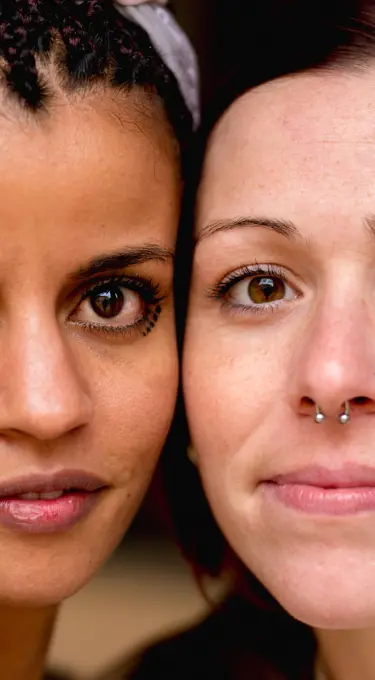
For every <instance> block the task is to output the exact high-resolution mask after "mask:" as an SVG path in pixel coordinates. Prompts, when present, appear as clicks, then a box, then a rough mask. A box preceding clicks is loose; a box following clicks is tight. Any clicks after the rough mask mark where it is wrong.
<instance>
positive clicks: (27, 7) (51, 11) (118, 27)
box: [0, 0, 192, 147]
mask: <svg viewBox="0 0 375 680" xmlns="http://www.w3.org/2000/svg"><path fill="white" fill-rule="evenodd" d="M52 60H53V63H54V66H55V70H56V72H57V73H58V75H59V79H60V81H61V84H62V86H63V87H64V88H65V89H66V90H67V91H68V92H69V91H74V90H82V89H84V88H86V87H87V88H89V87H90V85H92V84H94V83H96V82H102V83H103V84H104V85H107V86H110V87H113V88H116V89H121V88H122V89H129V88H132V87H135V86H138V87H141V88H144V89H145V90H147V91H149V92H150V93H151V94H155V95H158V96H159V97H160V98H161V99H162V100H163V103H164V107H165V110H166V113H167V116H168V118H169V121H170V123H171V125H172V128H173V130H174V133H175V135H176V137H177V139H178V141H179V142H180V144H181V146H182V147H185V146H186V145H187V143H188V139H189V137H190V134H191V130H192V120H191V115H190V113H189V112H188V110H187V107H186V105H185V102H184V100H183V97H182V95H181V93H180V90H179V87H178V84H177V82H176V79H175V77H174V75H173V74H172V73H171V72H170V71H169V69H168V68H167V66H166V65H165V64H164V62H163V61H162V59H161V58H160V57H159V55H158V54H157V53H156V51H155V49H154V48H153V46H152V45H151V43H150V40H149V37H148V35H147V34H146V33H145V31H143V29H142V28H140V27H139V26H137V25H135V24H133V23H132V22H130V21H128V20H126V19H125V18H123V17H122V16H121V15H120V14H119V13H118V12H117V10H116V9H115V8H114V7H113V3H112V1H111V0H0V69H1V70H2V71H3V74H4V82H5V84H6V87H7V90H8V92H9V93H10V94H11V95H13V96H15V97H16V98H17V99H18V101H19V103H20V104H21V105H23V106H24V107H26V108H28V109H29V110H31V111H34V112H37V111H39V110H41V109H46V108H47V107H48V102H49V100H50V99H51V97H53V89H52V87H51V84H50V83H49V82H48V78H47V77H46V75H45V69H43V68H41V64H43V63H46V62H47V63H48V62H51V61H52Z"/></svg>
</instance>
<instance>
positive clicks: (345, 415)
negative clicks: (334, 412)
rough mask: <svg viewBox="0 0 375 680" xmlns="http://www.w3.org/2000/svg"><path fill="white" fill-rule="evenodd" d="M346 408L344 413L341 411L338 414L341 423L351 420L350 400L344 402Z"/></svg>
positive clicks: (344, 423)
mask: <svg viewBox="0 0 375 680" xmlns="http://www.w3.org/2000/svg"><path fill="white" fill-rule="evenodd" d="M344 408H345V410H344V413H340V415H339V416H338V419H339V422H340V423H341V425H346V423H348V422H349V420H350V405H349V402H348V401H346V402H345V403H344Z"/></svg>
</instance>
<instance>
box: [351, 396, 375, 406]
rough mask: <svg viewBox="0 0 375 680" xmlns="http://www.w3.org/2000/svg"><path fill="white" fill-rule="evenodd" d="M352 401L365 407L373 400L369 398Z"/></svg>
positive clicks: (356, 398) (355, 398) (357, 398)
mask: <svg viewBox="0 0 375 680" xmlns="http://www.w3.org/2000/svg"><path fill="white" fill-rule="evenodd" d="M351 401H352V403H353V404H356V405H357V406H365V405H367V404H369V403H370V401H371V400H370V399H369V398H368V397H354V399H352V400H351Z"/></svg>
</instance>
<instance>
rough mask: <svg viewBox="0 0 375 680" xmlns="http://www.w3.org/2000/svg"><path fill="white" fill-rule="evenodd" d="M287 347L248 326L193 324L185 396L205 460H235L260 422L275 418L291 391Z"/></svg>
mask: <svg viewBox="0 0 375 680" xmlns="http://www.w3.org/2000/svg"><path fill="white" fill-rule="evenodd" d="M287 362H288V360H287V357H286V353H285V344H284V347H282V346H281V345H279V346H277V345H276V343H275V342H274V337H272V336H271V335H270V334H269V335H268V336H266V335H265V334H264V333H263V334H262V335H261V336H260V335H259V333H257V331H255V330H250V329H245V328H241V329H238V328H234V329H231V328H229V329H227V328H224V329H223V328H222V329H220V330H218V331H216V332H213V330H211V328H210V327H209V326H207V327H206V328H205V327H204V326H203V327H202V326H197V325H195V324H194V323H191V324H190V325H189V326H188V331H187V336H186V344H185V352H184V392H185V395H186V404H187V411H188V419H189V424H190V431H191V435H192V439H193V441H194V444H195V446H196V447H197V449H198V453H199V456H200V458H201V459H204V460H205V459H206V458H210V456H211V455H212V456H214V458H215V459H216V460H217V458H218V456H221V457H225V458H232V457H233V456H234V455H235V454H236V452H237V451H238V450H239V449H240V447H241V446H242V444H243V442H244V440H247V439H251V438H252V435H253V434H254V436H255V434H256V433H257V431H258V424H259V422H264V420H265V419H269V418H272V413H273V412H274V409H275V408H276V409H277V404H278V400H279V399H280V398H281V397H280V395H281V393H282V392H283V391H284V389H285V375H286V370H285V369H286V364H287Z"/></svg>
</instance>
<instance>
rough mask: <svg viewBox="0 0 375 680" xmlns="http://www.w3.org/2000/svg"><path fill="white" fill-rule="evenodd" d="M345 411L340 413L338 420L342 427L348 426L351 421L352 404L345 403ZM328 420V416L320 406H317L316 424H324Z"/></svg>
mask: <svg viewBox="0 0 375 680" xmlns="http://www.w3.org/2000/svg"><path fill="white" fill-rule="evenodd" d="M343 407H344V410H343V412H342V413H340V414H339V415H338V416H337V419H338V421H339V423H341V425H346V424H347V423H348V422H349V421H350V404H349V402H348V401H345V402H344V404H343ZM325 420H326V416H325V415H324V413H323V411H322V409H321V408H320V406H319V404H315V422H316V423H318V425H319V424H320V423H324V421H325Z"/></svg>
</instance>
